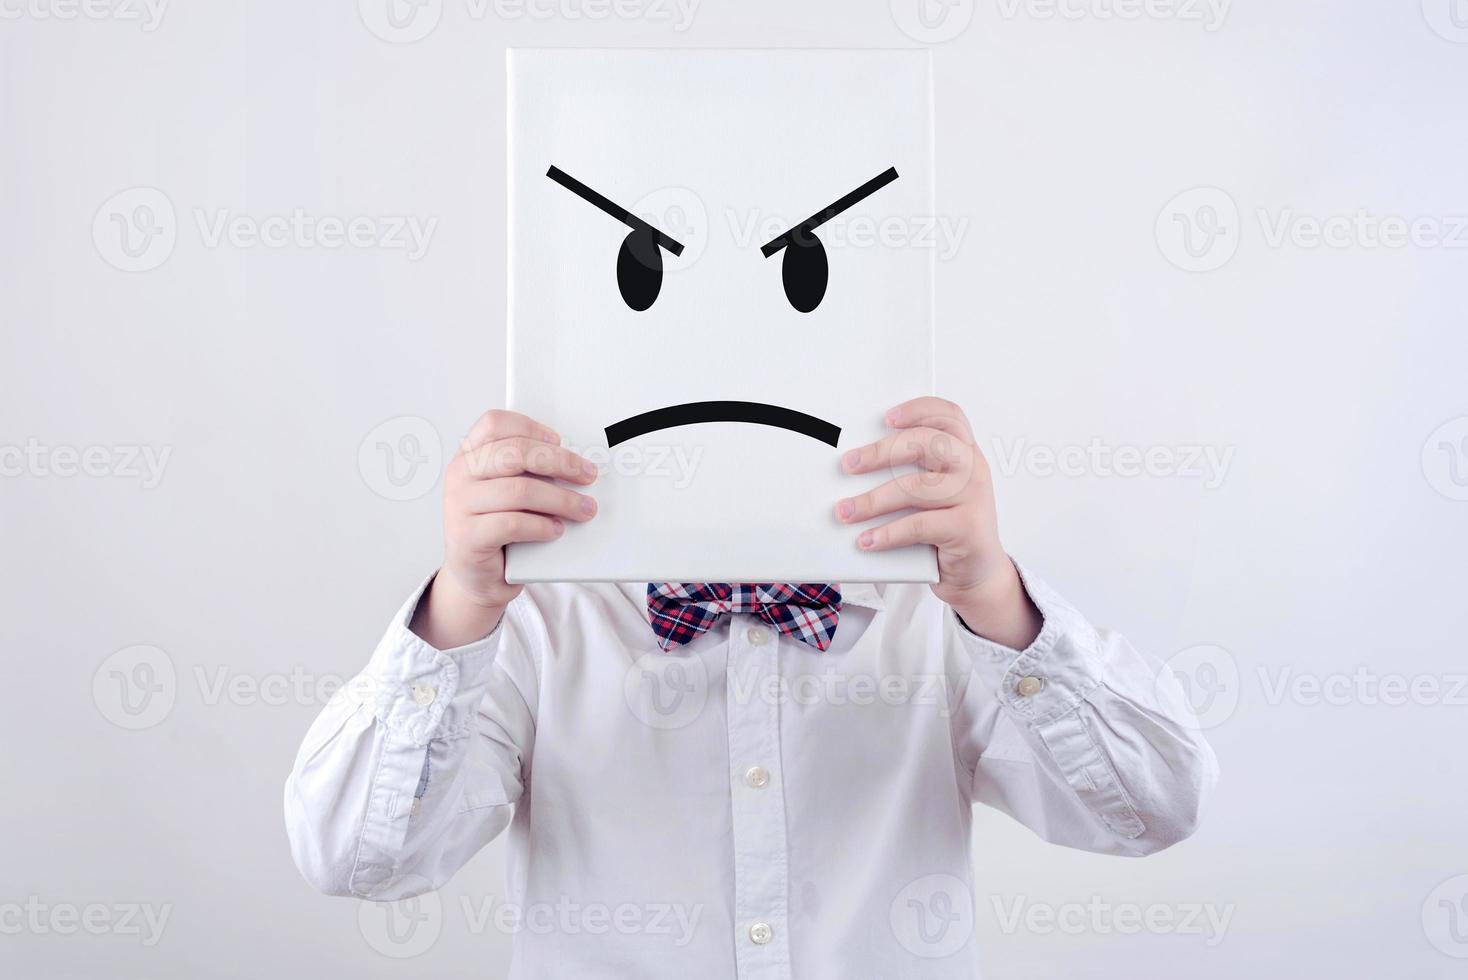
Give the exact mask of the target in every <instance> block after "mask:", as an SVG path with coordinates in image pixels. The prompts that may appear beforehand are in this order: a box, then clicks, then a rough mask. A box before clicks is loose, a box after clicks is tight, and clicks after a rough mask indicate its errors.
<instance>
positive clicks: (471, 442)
mask: <svg viewBox="0 0 1468 980" xmlns="http://www.w3.org/2000/svg"><path fill="white" fill-rule="evenodd" d="M514 436H529V437H530V438H531V439H538V440H540V441H541V442H548V443H550V444H551V445H560V442H561V437H560V434H559V433H557V432H556V430H555V429H552V428H551V427H550V426H548V425H542V424H541V423H539V422H537V421H535V420H534V419H533V418H531V417H530V416H528V415H521V414H520V413H519V412H511V411H509V410H508V409H504V408H492V409H490V410H489V411H487V412H485V413H484V414H483V415H481V416H479V418H478V419H476V420H475V421H474V424H473V425H471V426H470V427H469V434H468V435H466V436H465V437H464V441H463V442H462V443H460V444H459V452H461V453H470V452H473V451H474V450H476V449H478V448H479V447H480V446H482V445H484V444H485V443H488V442H494V441H495V440H497V439H509V438H512V437H514Z"/></svg>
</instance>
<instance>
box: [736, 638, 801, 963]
mask: <svg viewBox="0 0 1468 980" xmlns="http://www.w3.org/2000/svg"><path fill="white" fill-rule="evenodd" d="M731 625H732V627H733V628H732V629H730V631H729V669H728V671H727V677H728V691H727V701H728V712H727V713H728V719H729V798H730V801H731V805H732V807H733V811H734V813H733V817H734V819H733V826H734V916H735V921H734V932H735V935H734V949H735V957H736V963H737V966H738V975H739V977H740V978H741V980H790V930H789V914H788V911H789V908H788V907H789V894H790V882H789V858H788V854H787V851H786V842H785V779H784V772H783V769H782V767H781V764H780V690H781V688H780V684H779V678H780V657H779V654H780V644H781V642H789V641H782V640H781V638H780V637H779V635H778V634H777V633H776V632H775V631H774V630H772V629H771V628H770V627H769V626H767V625H765V624H764V623H763V622H761V621H760V620H759V619H758V618H757V617H755V616H747V615H741V616H737V617H735V621H734V622H733V623H732V624H731Z"/></svg>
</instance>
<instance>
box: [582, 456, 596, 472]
mask: <svg viewBox="0 0 1468 980" xmlns="http://www.w3.org/2000/svg"><path fill="white" fill-rule="evenodd" d="M581 472H582V473H585V474H586V475H587V476H596V474H597V468H596V464H595V463H593V462H592V461H591V460H589V459H583V460H582V461H581Z"/></svg>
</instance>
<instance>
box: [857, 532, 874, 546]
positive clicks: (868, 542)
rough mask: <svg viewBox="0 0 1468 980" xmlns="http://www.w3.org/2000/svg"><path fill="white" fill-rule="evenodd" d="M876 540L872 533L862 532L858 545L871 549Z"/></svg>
mask: <svg viewBox="0 0 1468 980" xmlns="http://www.w3.org/2000/svg"><path fill="white" fill-rule="evenodd" d="M875 538H876V535H874V534H872V532H871V531H863V532H861V537H859V538H857V539H856V543H857V544H859V545H861V546H862V547H863V548H870V547H871V546H872V541H873V540H874V539H875Z"/></svg>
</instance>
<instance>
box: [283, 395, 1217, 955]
mask: <svg viewBox="0 0 1468 980" xmlns="http://www.w3.org/2000/svg"><path fill="white" fill-rule="evenodd" d="M887 421H888V423H889V424H890V425H891V426H892V428H893V429H894V432H893V433H892V435H890V436H888V437H887V438H885V439H883V440H881V441H879V442H877V443H874V444H872V445H869V446H865V447H863V448H861V449H857V450H853V451H851V452H849V453H847V454H846V456H845V457H844V458H843V460H842V465H843V467H844V468H845V470H846V471H847V472H849V473H853V474H874V473H880V472H885V471H887V470H888V468H889V467H903V469H899V472H904V473H906V472H907V471H906V469H905V464H916V466H917V467H919V469H918V471H917V472H914V473H911V474H910V475H903V476H898V477H896V478H894V479H889V480H887V482H885V483H882V484H880V485H879V486H876V487H875V488H874V489H872V490H871V491H869V492H868V493H865V494H863V495H861V496H858V497H853V498H850V499H847V500H841V501H838V502H835V503H834V508H835V514H836V517H837V519H839V520H841V521H842V522H845V523H849V524H857V523H861V524H866V523H867V522H869V521H870V520H871V519H873V518H876V517H880V516H883V515H890V514H893V513H895V512H898V511H901V510H904V509H907V508H917V509H916V510H915V511H914V513H912V514H910V515H908V516H905V517H901V518H898V519H896V520H891V521H889V522H887V523H885V524H882V525H880V526H876V527H875V528H874V529H871V530H866V531H863V532H861V534H860V535H858V536H856V541H855V546H856V547H861V548H864V549H869V550H885V549H888V548H895V547H902V546H905V545H910V544H914V543H922V544H929V545H933V546H935V547H936V548H937V551H938V568H939V579H940V580H939V582H938V584H937V585H934V586H932V587H931V589H929V587H927V586H916V585H889V586H886V587H873V586H867V585H834V584H833V585H824V584H806V585H792V586H783V585H766V586H738V585H733V586H731V585H720V584H712V585H708V584H683V585H677V584H671V583H653V584H652V585H650V586H641V585H539V586H535V585H532V586H530V587H528V588H525V589H522V588H521V587H518V586H513V585H509V584H507V583H506V582H505V579H504V556H503V548H504V545H505V544H507V543H509V542H512V541H544V540H548V539H552V538H555V537H557V536H559V535H560V534H562V533H563V532H564V522H565V521H586V520H592V519H594V516H595V513H596V505H595V503H594V501H593V500H592V499H591V498H590V497H587V496H585V495H583V494H580V493H577V492H575V491H574V490H571V489H567V488H566V487H564V486H562V485H558V484H556V483H552V482H550V481H547V480H544V479H535V478H534V477H537V476H538V477H554V478H556V479H557V480H559V481H561V482H562V483H571V484H579V485H582V486H585V485H589V484H591V483H592V482H594V480H595V479H596V470H595V467H594V466H592V465H591V464H590V463H588V462H587V461H585V460H584V459H582V458H581V457H579V456H577V455H575V454H573V453H571V452H570V451H568V450H566V449H563V448H561V447H560V445H559V441H560V440H559V437H558V436H557V435H556V434H555V433H554V432H552V431H551V430H550V429H549V428H547V427H546V426H544V425H541V424H539V423H537V422H535V421H533V420H532V419H529V418H526V417H524V416H522V415H517V414H515V413H512V412H503V411H493V412H490V413H488V414H486V415H485V416H484V417H483V418H481V419H480V420H479V421H478V422H476V423H475V425H474V427H473V429H472V430H471V432H470V434H469V436H468V437H467V439H466V440H465V443H464V445H463V447H462V449H461V451H460V453H459V455H458V456H457V457H456V458H455V459H454V461H453V463H452V464H451V465H450V467H449V470H448V475H447V477H446V481H445V482H446V490H445V518H444V524H445V539H446V540H445V550H446V557H445V561H444V564H443V567H442V568H441V569H439V571H438V572H437V573H436V574H435V575H434V576H433V577H431V578H430V579H429V581H428V582H427V583H426V584H425V585H424V586H423V587H422V588H421V589H420V590H419V592H418V593H417V594H415V595H414V596H413V597H411V598H410V599H409V600H408V602H407V603H406V604H405V605H404V607H403V609H402V611H401V612H400V613H399V614H398V616H397V618H396V619H395V620H394V621H393V624H392V626H391V627H389V629H388V632H387V635H386V637H384V638H383V640H382V642H381V643H380V644H378V647H377V650H376V652H375V653H374V654H373V655H372V658H371V660H370V662H369V663H368V665H367V668H366V670H365V671H364V674H363V675H362V677H361V678H359V680H358V681H357V682H356V683H353V684H351V685H348V687H347V688H346V689H344V695H343V696H342V697H339V698H337V699H335V700H334V701H333V703H331V704H330V705H328V706H327V708H326V709H325V710H324V711H323V712H322V713H321V716H320V717H319V718H318V719H317V721H316V722H315V724H314V725H313V726H312V728H311V730H310V732H309V733H308V734H307V736H306V740H305V744H304V745H303V746H302V748H301V752H300V755H299V757H298V758H297V760H296V764H295V768H294V770H293V771H292V773H291V775H290V778H289V780H288V781H287V783H286V790H285V808H286V822H287V826H288V828H289V831H290V837H291V845H292V851H293V853H294V855H295V859H296V863H297V865H298V866H299V867H300V869H301V872H302V874H304V875H305V876H306V878H307V879H308V880H309V881H310V882H311V883H312V884H313V885H315V886H316V887H317V888H320V889H321V890H322V891H325V892H329V893H331V894H338V895H356V896H360V897H363V898H372V899H380V900H390V899H396V898H402V897H406V896H409V895H413V894H417V893H420V892H423V891H427V890H431V889H436V888H439V887H441V886H442V885H443V884H444V883H445V882H447V881H448V880H449V878H450V877H451V876H452V875H453V874H454V872H455V871H457V870H458V869H459V868H460V867H462V866H463V865H464V863H465V862H467V861H468V860H469V858H470V857H472V856H473V855H474V854H475V852H477V851H478V850H479V849H480V848H481V847H483V846H484V845H485V844H486V843H488V842H489V841H490V840H492V839H493V838H494V837H495V836H496V835H498V834H499V833H500V832H501V831H502V830H504V829H505V828H506V827H509V828H510V872H509V876H510V882H511V883H510V894H511V896H512V900H513V901H512V908H513V912H514V917H513V919H512V921H510V922H509V923H508V924H505V927H506V928H512V929H513V930H514V932H515V940H514V961H513V967H512V971H511V975H512V976H513V977H524V978H545V977H557V978H567V977H575V978H582V977H585V978H598V980H604V978H607V977H669V978H678V980H685V978H688V977H698V978H703V980H714V978H725V977H739V978H786V980H789V978H792V977H799V978H801V980H815V978H826V977H830V978H841V980H852V978H867V977H882V978H888V977H915V978H939V977H973V976H975V975H976V973H977V954H976V951H975V948H974V942H973V935H972V931H973V918H974V917H973V908H974V905H973V890H974V885H973V881H972V877H973V876H972V861H971V857H970V850H969V843H970V822H971V819H972V813H971V803H972V802H974V801H979V802H983V803H986V804H988V805H990V806H993V807H997V808H998V809H1000V810H1003V811H1005V812H1006V813H1009V814H1010V815H1011V816H1013V817H1015V818H1016V819H1018V820H1020V821H1021V822H1023V823H1024V824H1025V825H1026V826H1028V827H1030V828H1031V829H1033V830H1034V831H1035V832H1036V833H1038V834H1040V835H1041V836H1042V837H1044V838H1045V839H1047V840H1050V841H1053V842H1055V843H1059V844H1064V845H1067V846H1071V847H1079V848H1084V849H1086V850H1092V851H1101V852H1107V853H1112V854H1126V855H1145V854H1151V853H1153V852H1155V851H1159V850H1161V849H1163V848H1165V847H1167V846H1169V845H1171V844H1174V843H1176V842H1177V841H1180V840H1182V839H1183V838H1185V837H1187V836H1188V835H1189V834H1191V833H1192V831H1193V829H1194V828H1195V827H1196V826H1197V822H1198V816H1199V810H1200V807H1201V805H1202V802H1203V798H1204V797H1205V796H1207V795H1208V793H1209V791H1210V790H1211V788H1212V786H1213V783H1214V780H1215V776H1216V763H1215V760H1214V757H1213V753H1212V752H1211V750H1210V749H1209V747H1208V745H1207V744H1206V743H1205V742H1204V741H1203V739H1202V738H1201V737H1200V736H1199V734H1198V733H1197V731H1196V727H1195V725H1194V724H1193V722H1192V716H1191V713H1190V711H1189V709H1188V706H1187V702H1186V699H1185V698H1184V697H1183V696H1182V692H1181V690H1180V688H1179V686H1178V684H1177V682H1176V680H1175V679H1174V678H1173V677H1172V675H1171V674H1170V673H1169V672H1168V671H1166V670H1160V671H1159V667H1158V666H1157V665H1156V664H1155V663H1153V662H1151V661H1149V660H1147V659H1145V658H1143V657H1142V656H1141V655H1140V654H1138V653H1137V652H1136V651H1135V650H1133V649H1132V648H1131V647H1130V646H1129V645H1128V644H1127V642H1126V640H1125V639H1123V638H1122V637H1121V636H1119V635H1117V634H1116V633H1111V632H1106V631H1099V630H1097V629H1096V628H1095V627H1093V626H1091V624H1090V623H1088V622H1087V621H1086V620H1085V619H1084V618H1082V616H1081V615H1080V614H1079V613H1078V612H1076V610H1075V609H1073V608H1072V607H1071V606H1069V605H1067V604H1066V603H1065V601H1064V600H1062V599H1061V598H1060V597H1059V596H1057V595H1056V594H1055V593H1054V592H1053V591H1051V590H1050V589H1049V588H1047V587H1046V586H1045V585H1044V583H1042V582H1041V581H1040V580H1039V579H1038V578H1036V577H1035V575H1034V574H1033V573H1031V572H1028V571H1026V570H1024V569H1022V568H1018V567H1017V566H1016V565H1015V564H1014V563H1012V562H1011V560H1010V559H1009V557H1008V556H1007V555H1006V553H1005V551H1004V549H1003V548H1002V546H1001V545H1000V543H999V536H998V529H997V525H996V519H995V511H994V499H993V488H992V485H991V482H990V479H989V475H988V470H987V466H986V464H985V462H984V459H983V456H982V455H981V454H980V452H979V450H978V448H977V447H976V445H975V439H974V435H973V431H972V429H971V428H970V426H969V424H968V421H967V419H966V418H965V417H964V415H963V413H962V411H960V410H959V409H958V408H957V407H956V406H954V405H952V404H950V403H948V402H945V401H942V400H940V399H936V398H918V399H915V400H913V401H910V402H907V403H905V404H903V405H899V406H897V407H896V408H894V409H892V411H891V412H889V413H888V415H887ZM887 475H888V476H891V474H890V473H888V474H887ZM710 519H711V520H715V519H717V518H714V517H711V518H710Z"/></svg>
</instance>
